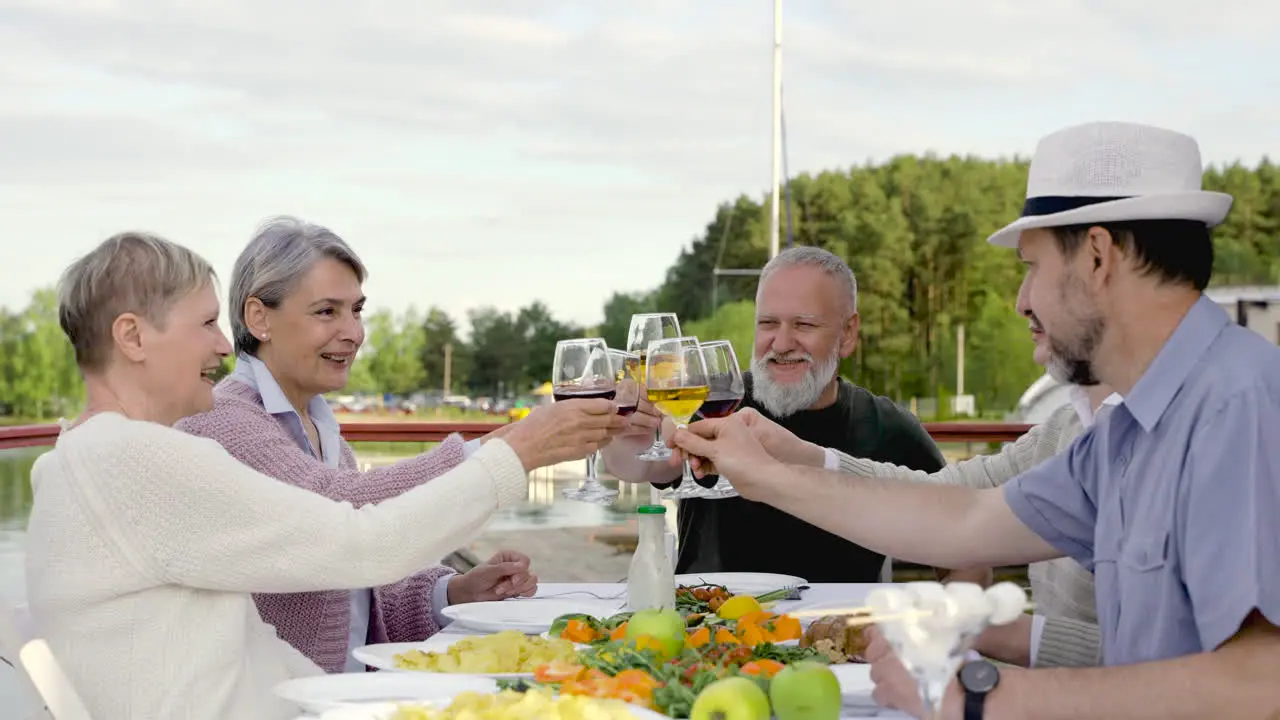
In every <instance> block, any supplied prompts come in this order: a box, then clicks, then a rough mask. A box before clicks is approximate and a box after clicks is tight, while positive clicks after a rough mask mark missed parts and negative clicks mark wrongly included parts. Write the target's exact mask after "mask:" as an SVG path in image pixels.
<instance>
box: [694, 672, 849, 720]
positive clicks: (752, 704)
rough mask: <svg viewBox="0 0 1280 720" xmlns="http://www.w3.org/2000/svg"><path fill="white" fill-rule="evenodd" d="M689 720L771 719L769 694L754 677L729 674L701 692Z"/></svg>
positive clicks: (695, 699)
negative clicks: (751, 678)
mask: <svg viewBox="0 0 1280 720" xmlns="http://www.w3.org/2000/svg"><path fill="white" fill-rule="evenodd" d="M837 699H839V698H838V697H837ZM839 707H840V706H839V704H837V705H836V708H837V709H839ZM689 720H769V696H768V695H765V694H764V690H761V689H760V686H759V685H757V684H756V683H755V682H754V681H752V680H748V679H747V678H744V677H742V676H740V675H734V676H732V677H727V678H724V679H723V680H717V681H715V682H713V683H711V684H710V685H708V686H706V687H705V688H703V689H702V692H700V693H698V697H696V698H694V699H693V709H692V710H690V711H689Z"/></svg>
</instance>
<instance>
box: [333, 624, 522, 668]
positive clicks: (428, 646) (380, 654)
mask: <svg viewBox="0 0 1280 720" xmlns="http://www.w3.org/2000/svg"><path fill="white" fill-rule="evenodd" d="M478 637H486V636H484V635H458V634H455V633H440V634H438V635H432V636H431V637H429V638H427V639H426V640H423V641H422V642H406V643H380V644H377V645H365V646H363V647H358V648H356V649H355V650H352V651H351V656H352V657H354V658H355V659H356V660H359V661H360V662H362V663H364V664H365V665H368V666H370V667H375V668H378V669H379V670H389V671H391V672H396V673H414V674H427V675H438V676H444V677H480V678H531V677H533V673H531V672H527V673H437V672H432V671H429V670H410V669H408V668H402V667H398V666H397V665H396V655H402V654H404V653H407V652H409V651H410V650H421V651H422V652H435V653H442V652H448V650H449V648H450V647H452V646H453V644H454V643H457V642H461V641H463V640H466V639H468V638H478Z"/></svg>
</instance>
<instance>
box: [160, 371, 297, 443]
mask: <svg viewBox="0 0 1280 720" xmlns="http://www.w3.org/2000/svg"><path fill="white" fill-rule="evenodd" d="M246 425H247V426H250V427H252V428H253V429H254V432H255V433H256V432H263V431H267V430H270V431H271V432H275V431H277V430H278V429H279V425H278V423H276V422H275V418H273V417H272V416H271V414H270V413H268V412H267V411H266V409H265V408H263V407H262V398H261V397H260V396H259V395H258V393H257V391H256V390H254V389H253V388H252V387H250V386H248V385H245V384H244V383H242V382H239V381H236V380H234V379H232V378H226V379H224V380H223V381H222V382H220V383H218V386H217V387H216V388H214V390H213V408H212V409H210V410H207V411H205V412H202V413H197V414H195V415H191V416H188V417H185V418H183V419H181V420H179V421H178V422H177V423H176V424H175V425H174V427H175V428H177V429H178V430H181V431H183V432H186V433H190V434H192V435H202V436H205V437H218V436H220V435H222V434H223V433H225V432H226V431H227V430H228V429H229V428H233V427H243V426H246Z"/></svg>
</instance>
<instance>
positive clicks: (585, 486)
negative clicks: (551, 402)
mask: <svg viewBox="0 0 1280 720" xmlns="http://www.w3.org/2000/svg"><path fill="white" fill-rule="evenodd" d="M617 392H618V381H617V374H616V373H615V371H614V367H613V362H612V360H610V359H609V347H608V346H607V345H605V342H604V340H602V339H601V338H577V339H574V340H561V341H559V342H557V343H556V356H555V360H554V361H553V362H552V365H551V394H552V396H553V397H554V398H555V401H556V402H573V401H574V400H575V399H579V398H602V399H605V400H613V399H615V397H616V395H617ZM632 405H633V406H634V405H635V401H632ZM598 455H599V451H597V452H593V453H591V454H590V455H588V456H587V475H586V478H585V479H584V480H583V481H582V486H581V487H578V488H571V489H565V491H564V497H565V498H567V499H569V500H581V501H582V502H589V503H594V504H597V505H609V504H611V503H612V502H613V501H614V499H615V498H617V497H618V491H617V490H610V489H609V488H607V487H605V486H603V485H601V484H600V479H599V478H598V477H596V461H597V460H598Z"/></svg>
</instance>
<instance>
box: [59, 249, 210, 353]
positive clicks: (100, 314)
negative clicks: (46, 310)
mask: <svg viewBox="0 0 1280 720" xmlns="http://www.w3.org/2000/svg"><path fill="white" fill-rule="evenodd" d="M216 277H217V275H216V274H215V273H214V272H213V266H211V265H210V264H209V262H208V261H207V260H205V259H204V258H202V257H200V256H199V255H197V254H195V253H194V252H192V251H191V250H189V249H187V248H185V247H183V246H181V245H178V244H176V243H172V242H169V241H168V240H165V239H164V238H162V237H160V236H158V235H152V234H150V233H145V232H123V233H118V234H116V235H112V236H111V237H109V238H107V239H106V240H105V241H103V242H102V244H100V245H98V247H96V248H94V250H93V251H92V252H90V253H89V254H88V255H85V256H84V257H82V258H80V259H79V260H76V261H75V262H74V263H72V264H71V265H70V267H68V268H67V269H66V271H64V272H63V273H62V278H61V279H60V280H59V281H58V324H59V325H61V326H62V332H64V333H66V335H67V339H68V340H70V341H71V347H72V348H74V349H75V354H76V364H77V365H78V366H80V368H81V369H82V370H90V371H93V370H101V369H103V368H104V367H105V366H106V364H107V360H109V359H110V357H111V348H112V346H113V344H114V342H115V341H114V340H113V339H112V336H111V326H112V325H113V324H114V323H115V321H116V318H118V317H120V316H121V315H123V314H125V313H135V314H137V315H139V316H141V317H143V318H146V320H147V321H148V322H150V323H152V324H153V325H155V326H157V327H160V328H163V327H164V325H165V320H166V319H167V318H168V316H169V310H170V309H172V307H173V304H174V303H175V302H176V301H178V300H181V299H182V298H183V297H186V296H187V294H188V293H191V292H192V291H195V290H198V289H200V288H202V287H204V286H205V285H206V284H207V283H210V282H213V281H214V279H215V278H216Z"/></svg>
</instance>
